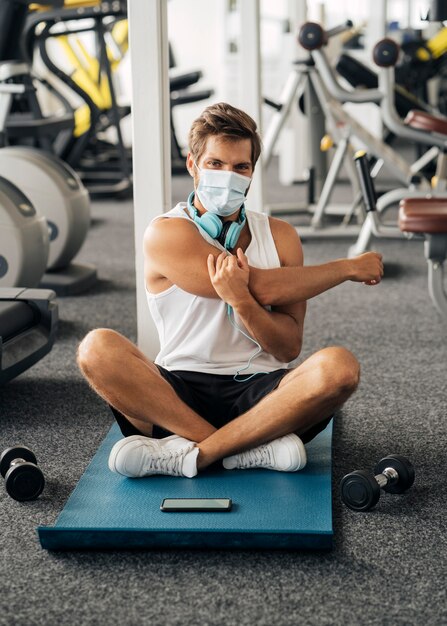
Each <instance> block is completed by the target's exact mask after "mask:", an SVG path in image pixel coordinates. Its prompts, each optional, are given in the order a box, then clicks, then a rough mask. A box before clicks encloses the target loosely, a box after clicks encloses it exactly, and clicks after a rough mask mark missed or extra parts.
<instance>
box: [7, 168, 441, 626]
mask: <svg viewBox="0 0 447 626" xmlns="http://www.w3.org/2000/svg"><path fill="white" fill-rule="evenodd" d="M266 188H267V191H268V200H269V201H271V202H277V201H279V200H281V201H282V200H292V199H293V198H295V197H297V196H300V195H302V193H303V191H302V190H301V189H300V188H289V189H282V188H280V187H279V186H278V184H277V183H276V180H275V177H274V176H273V174H272V175H271V180H270V181H269V182H268V184H267V185H266ZM189 189H190V182H189V179H186V178H176V179H175V180H174V182H173V191H174V200H175V201H177V200H180V199H184V198H185V197H186V194H187V191H188V190H189ZM93 218H94V219H93V225H92V229H91V231H90V233H89V237H88V240H87V242H86V244H85V246H84V248H83V250H82V253H81V254H80V256H79V259H80V260H81V259H82V260H84V261H88V262H91V263H94V264H96V265H97V267H98V271H99V276H100V279H101V280H100V283H99V284H98V286H97V287H96V288H95V289H93V290H92V291H91V292H90V293H87V294H85V295H81V296H78V297H73V298H66V299H59V305H60V318H61V321H60V331H59V336H58V340H57V343H56V345H55V346H54V349H53V351H52V353H51V354H50V355H48V356H47V357H46V358H45V359H44V360H42V361H41V362H39V363H38V364H37V365H35V366H34V367H33V368H32V369H31V370H29V371H28V372H27V373H25V374H24V375H22V376H21V377H19V378H18V379H16V380H15V381H12V382H11V383H9V384H8V385H7V386H5V387H4V388H2V389H1V392H0V420H1V432H2V437H1V447H2V449H3V448H5V447H7V446H10V445H13V444H16V443H23V444H26V445H29V446H30V447H31V448H32V449H33V450H34V451H35V453H36V455H37V457H38V460H39V461H40V465H41V467H42V468H43V471H44V473H45V475H46V478H47V487H46V490H45V491H44V493H43V494H42V496H41V497H40V499H39V500H37V501H35V502H31V503H22V504H21V503H18V502H15V501H14V500H11V499H10V498H9V497H8V496H7V495H6V493H5V492H4V490H3V488H1V489H0V523H1V529H2V542H1V551H2V558H1V562H0V576H1V580H2V585H1V597H0V624H1V625H6V624H7V625H15V626H22V625H25V624H27V625H28V624H29V625H36V626H37V625H38V626H41V625H42V626H53V625H59V624H76V625H84V624H85V625H90V624H91V625H102V624H107V625H108V626H112V625H115V624H116V625H118V624H120V625H123V624H126V625H127V624H129V625H130V624H151V625H152V624H154V625H160V626H164V625H171V624H172V625H173V624H179V625H180V624H182V625H186V624H191V625H195V624H209V625H212V624H215V625H221V624H222V625H223V624H225V625H227V624H235V625H252V624H257V625H258V624H264V625H266V626H271V625H286V624H290V625H296V624H310V625H311V624H315V625H318V626H321V625H329V624H336V625H340V624H353V625H357V624H378V625H379V624H380V625H382V624H383V625H388V624H389V625H393V626H394V625H410V624H414V625H420V624H425V625H426V626H427V625H431V624H432V625H440V624H445V623H447V602H446V596H445V575H446V566H445V562H446V557H447V523H446V515H447V498H446V489H445V480H446V476H447V455H446V452H445V447H444V446H445V443H446V421H445V416H446V378H447V341H446V330H447V323H445V322H442V321H441V319H440V318H439V316H438V314H437V313H436V311H435V310H434V308H433V306H432V304H431V302H430V300H429V298H428V293H427V278H426V271H427V270H426V262H425V259H424V256H423V245H422V243H421V242H377V244H376V248H377V249H379V250H380V251H382V252H383V254H384V258H385V264H386V276H385V279H384V281H383V283H382V284H381V285H380V286H378V287H376V288H367V287H365V286H363V285H359V284H354V283H345V284H343V285H341V286H340V287H338V288H336V289H333V290H332V291H330V292H327V293H325V294H323V295H321V296H320V297H318V298H316V299H314V300H312V301H311V302H310V303H309V308H308V314H307V321H306V326H305V341H304V348H303V354H302V356H303V358H304V357H306V356H307V355H309V354H311V353H312V352H314V351H316V350H318V349H319V348H322V347H324V346H328V345H334V344H335V345H344V346H346V347H347V348H349V349H350V350H352V351H353V352H354V353H355V354H356V355H357V357H358V359H359V360H360V362H361V364H362V382H361V385H360V388H359V390H358V392H357V393H356V395H355V396H354V397H353V398H352V399H351V400H350V401H349V402H348V403H347V404H346V406H345V408H344V409H343V411H342V412H341V413H340V414H339V415H338V417H337V419H336V422H335V431H334V476H333V506H334V527H335V541H334V549H333V551H331V552H330V553H320V552H315V553H306V552H301V553H300V552H298V553H287V552H248V553H245V552H224V551H211V552H209V551H208V552H194V551H188V550H185V551H171V552H169V551H151V552H124V553H122V552H113V553H106V552H102V553H100V552H99V553H95V552H92V553H48V552H46V551H43V550H42V549H41V548H40V546H39V544H38V541H37V537H36V531H35V528H36V526H38V525H40V524H44V525H47V524H52V523H54V521H55V519H56V517H57V515H58V514H59V512H60V511H61V509H62V507H63V505H64V503H65V502H66V500H67V498H68V496H69V494H70V493H71V491H72V490H73V488H74V487H75V485H76V483H77V481H78V480H79V478H80V476H81V475H82V473H83V472H84V470H85V468H86V466H87V464H88V463H89V461H90V459H91V458H92V456H93V454H94V453H95V451H96V449H97V447H98V445H99V444H100V442H101V440H102V439H103V437H104V436H105V434H106V432H107V431H108V429H109V427H110V425H111V423H112V416H111V414H110V413H109V410H108V408H107V407H106V406H105V405H104V404H103V403H102V401H101V400H100V399H99V398H97V397H96V396H95V394H94V393H93V392H92V391H91V390H90V389H89V388H88V386H87V385H86V384H85V383H84V382H83V379H82V378H81V375H80V373H79V372H78V370H77V366H76V362H75V353H76V346H77V344H78V343H79V341H80V340H81V339H82V337H83V336H84V335H85V334H86V333H87V332H88V331H89V330H90V329H92V328H96V327H111V328H114V329H116V330H118V331H119V332H121V333H123V334H124V335H126V336H127V337H129V338H130V339H131V340H135V339H136V319H135V275H134V240H133V236H134V235H133V228H132V219H133V210H132V203H131V202H124V203H119V202H116V203H115V202H96V203H94V205H93ZM347 245H348V243H347V242H346V241H338V242H325V241H320V242H316V241H308V242H306V243H305V247H304V249H305V260H306V263H307V264H317V263H320V262H324V261H326V260H330V259H333V258H337V257H342V256H345V255H346V250H347ZM389 453H400V454H404V455H407V456H408V457H409V458H410V459H411V460H412V461H413V463H414V465H415V468H416V472H417V477H416V483H415V485H414V487H413V489H412V490H411V491H410V492H408V493H407V494H406V495H404V496H391V495H388V494H384V495H382V498H381V501H380V503H379V505H378V507H377V508H376V510H375V511H373V512H369V513H366V514H359V513H353V512H351V511H349V510H348V509H347V508H346V507H344V506H343V505H342V504H341V502H340V499H339V496H338V484H339V482H340V479H341V478H342V476H343V475H344V474H345V473H347V472H349V471H351V470H354V469H371V468H372V467H373V466H374V465H375V463H376V462H377V461H378V460H379V459H380V458H381V457H382V456H385V455H386V454H389Z"/></svg>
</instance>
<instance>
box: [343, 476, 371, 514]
mask: <svg viewBox="0 0 447 626" xmlns="http://www.w3.org/2000/svg"><path fill="white" fill-rule="evenodd" d="M340 493H341V499H342V501H343V502H344V503H345V504H346V506H348V507H349V508H350V509H352V510H353V511H369V509H372V508H373V507H374V506H375V505H376V504H377V502H378V501H379V498H380V487H379V485H378V483H377V481H376V479H375V478H374V476H373V475H372V474H370V473H369V472H365V471H363V470H358V471H356V472H351V473H350V474H347V475H346V476H345V477H344V478H343V479H342V481H341V483H340Z"/></svg>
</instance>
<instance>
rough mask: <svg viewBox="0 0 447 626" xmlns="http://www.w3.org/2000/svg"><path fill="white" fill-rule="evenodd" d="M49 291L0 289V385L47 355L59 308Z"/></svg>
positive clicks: (15, 288)
mask: <svg viewBox="0 0 447 626" xmlns="http://www.w3.org/2000/svg"><path fill="white" fill-rule="evenodd" d="M55 295H56V294H55V293H54V291H50V290H48V289H25V288H20V287H3V288H0V386H1V385H4V384H5V383H7V382H8V381H10V380H11V379H12V378H15V377H16V376H18V375H19V374H21V373H22V372H24V371H25V370H26V369H28V368H29V367H31V366H32V365H34V363H36V362H37V361H39V359H41V358H42V357H43V356H45V355H46V354H48V352H50V350H51V349H52V347H53V344H54V340H55V337H56V331H57V322H58V306H57V304H56V303H55V302H53V299H54V297H55Z"/></svg>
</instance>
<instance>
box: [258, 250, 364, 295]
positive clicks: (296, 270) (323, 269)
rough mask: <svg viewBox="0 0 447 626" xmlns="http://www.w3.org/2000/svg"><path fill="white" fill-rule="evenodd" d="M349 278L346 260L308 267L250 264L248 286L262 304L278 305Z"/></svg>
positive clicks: (315, 293) (348, 263) (325, 289)
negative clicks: (258, 266) (267, 266)
mask: <svg viewBox="0 0 447 626" xmlns="http://www.w3.org/2000/svg"><path fill="white" fill-rule="evenodd" d="M351 278H352V269H351V263H350V262H349V260H348V259H339V260H337V261H331V262H330V263H325V264H323V265H315V266H308V267H278V268H273V269H258V268H255V267H251V268H250V280H249V289H250V292H251V293H252V295H253V296H254V297H255V298H256V300H257V301H258V302H259V304H261V305H262V306H267V305H274V306H281V305H287V304H293V303H296V302H303V301H305V300H309V299H310V298H313V297H314V296H318V295H319V294H320V293H323V292H324V291H327V290H328V289H331V288H332V287H336V286H337V285H340V284H341V283H343V282H345V281H346V280H349V279H351Z"/></svg>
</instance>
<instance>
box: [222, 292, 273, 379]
mask: <svg viewBox="0 0 447 626" xmlns="http://www.w3.org/2000/svg"><path fill="white" fill-rule="evenodd" d="M232 312H233V307H231V306H230V305H229V304H227V315H228V319H229V320H230V324H231V325H232V326H233V328H235V329H236V330H237V331H238V332H240V333H241V334H242V335H244V337H246V338H247V339H249V340H250V341H252V342H253V343H254V344H255V345H256V346H257V350H256V352H254V353H253V354H252V355H251V357H250V358H249V359H248V361H247V365H246V366H245V367H243V368H242V369H240V370H237V372H236V374H235V375H234V376H233V380H234V381H235V382H237V383H245V382H247V381H248V380H251V379H252V378H253V377H254V376H257V375H258V374H268V373H269V372H254V374H250V376H247V377H246V378H243V379H242V380H238V378H237V377H238V376H240V374H241V372H244V371H245V370H247V369H249V367H250V365H251V362H252V361H253V359H255V358H256V357H257V356H258V354H260V353H261V352H262V347H261V345H260V344H259V343H258V342H257V341H256V339H253V337H250V335H247V333H245V332H244V331H243V330H242V328H240V327H239V326H238V325H237V324H236V323H235V322H233V320H232V319H231V313H232Z"/></svg>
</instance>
